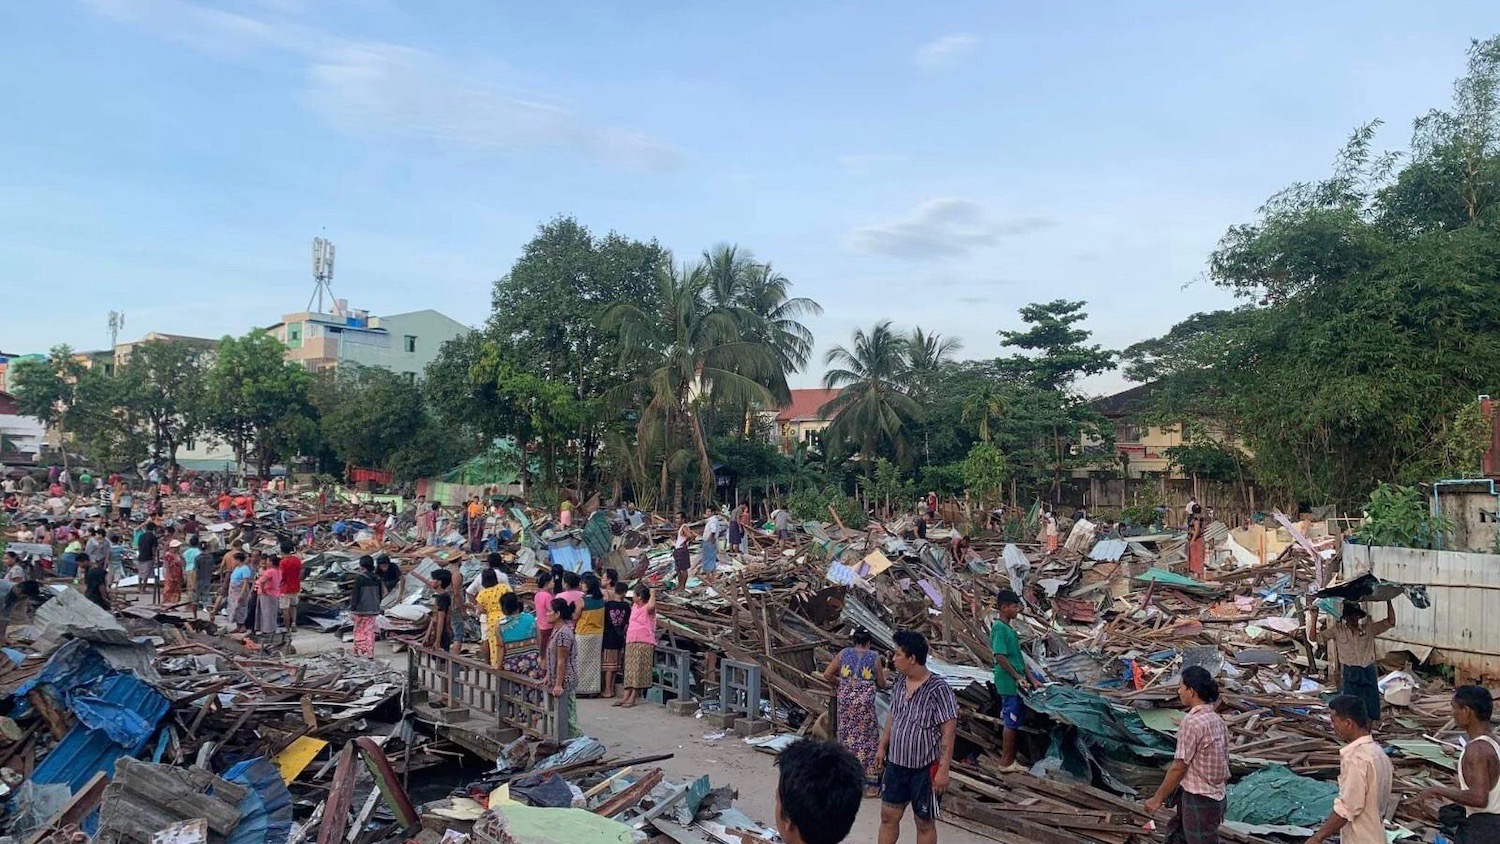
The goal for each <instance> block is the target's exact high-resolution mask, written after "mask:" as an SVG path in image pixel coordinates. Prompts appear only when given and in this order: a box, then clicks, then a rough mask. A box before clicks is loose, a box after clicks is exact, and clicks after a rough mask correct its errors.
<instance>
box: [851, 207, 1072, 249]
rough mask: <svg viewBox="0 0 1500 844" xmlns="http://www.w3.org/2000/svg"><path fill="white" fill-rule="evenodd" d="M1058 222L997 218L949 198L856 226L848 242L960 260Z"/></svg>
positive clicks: (870, 247)
mask: <svg viewBox="0 0 1500 844" xmlns="http://www.w3.org/2000/svg"><path fill="white" fill-rule="evenodd" d="M1054 225H1056V222H1055V221H1053V220H1049V219H1047V218H1045V217H1013V218H1008V219H999V220H997V219H993V218H991V217H990V215H989V213H988V212H987V211H986V210H985V208H984V206H982V205H980V204H979V203H977V202H974V201H973V200H969V199H961V198H958V197H946V198H941V199H932V200H928V201H927V202H924V203H922V204H921V205H918V206H917V207H916V209H915V210H914V211H912V213H911V214H910V215H909V216H907V217H905V218H903V219H900V220H893V221H891V222H888V223H877V224H875V225H872V226H864V227H861V228H857V229H855V230H854V231H853V232H852V233H851V235H850V240H849V242H850V245H851V246H852V247H853V248H855V249H857V250H859V251H861V252H869V253H872V254H876V255H888V256H890V257H893V258H906V259H910V260H930V259H936V258H960V257H963V256H965V255H968V254H970V253H972V252H973V251H974V250H975V249H978V248H981V247H985V246H993V245H994V244H996V243H998V242H999V241H1000V240H1001V239H1002V238H1005V237H1012V236H1015V235H1021V234H1026V233H1028V232H1034V231H1039V230H1041V229H1045V228H1050V227H1052V226H1054Z"/></svg>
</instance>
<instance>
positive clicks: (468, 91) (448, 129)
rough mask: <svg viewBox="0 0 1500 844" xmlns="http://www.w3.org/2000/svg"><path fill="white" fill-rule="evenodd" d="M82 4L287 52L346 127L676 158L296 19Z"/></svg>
mask: <svg viewBox="0 0 1500 844" xmlns="http://www.w3.org/2000/svg"><path fill="white" fill-rule="evenodd" d="M83 2H84V4H85V5H86V6H88V7H89V8H91V9H93V10H94V11H95V12H96V13H98V14H100V15H102V16H105V17H109V18H112V19H114V20H118V21H122V22H127V23H131V24H133V25H136V26H140V27H141V28H143V29H147V30H149V31H152V32H155V33H157V34H158V35H160V36H162V37H164V38H167V39H170V40H173V41H178V42H181V43H184V44H187V45H189V46H191V47H193V48H194V49H198V50H201V51H203V52H205V53H209V54H211V55H214V56H216V57H222V56H235V57H238V56H243V55H246V54H249V53H253V52H257V51H274V52H281V53H285V54H290V55H292V56H294V57H295V58H297V59H298V60H300V61H302V62H304V63H305V65H306V79H307V87H306V90H305V91H304V92H303V100H304V102H305V103H306V104H307V105H308V107H309V108H310V109H311V110H312V111H313V112H314V113H315V114H316V115H317V116H318V118H319V119H321V120H324V121H326V122H328V123H329V124H331V125H333V126H334V127H336V128H338V129H341V130H343V131H346V132H350V133H355V134H383V135H392V136H398V137H406V138H417V139H425V140H432V141H437V142H441V143H447V144H453V145H456V146H463V147H467V148H470V149H476V150H481V151H489V152H496V153H525V152H531V151H534V150H540V149H559V148H560V149H572V150H574V151H576V152H578V153H580V154H582V155H584V156H587V157H589V158H593V159H595V160H598V161H600V162H601V163H603V164H606V165H610V166H615V167H621V168H625V169H630V170H644V171H661V170H669V169H672V168H674V167H677V166H678V165H680V164H681V163H682V160H683V156H682V153H681V152H680V151H679V150H677V149H676V148H674V147H672V146H671V145H670V144H668V143H666V142H665V141H662V140H660V139H658V138H655V137H652V136H651V135H649V134H647V133H645V132H642V131H639V130H636V129H631V128H628V127H620V126H609V125H599V124H595V123H591V122H590V121H588V120H586V119H585V118H584V117H582V116H581V115H579V114H578V113H577V112H575V111H573V110H572V109H569V108H568V107H566V106H564V105H560V104H556V103H548V102H545V101H544V98H541V97H537V96H535V95H528V94H521V93H515V92H509V91H505V90H503V89H501V88H500V87H498V86H496V85H495V84H494V83H493V82H491V81H489V80H487V79H482V78H480V77H478V76H476V75H475V74H473V73H466V72H465V71H464V70H462V69H461V68H458V67H455V66H454V65H452V64H451V63H449V62H446V61H444V60H443V59H441V58H439V57H437V56H435V55H433V54H431V53H429V52H427V51H425V50H420V49H417V48H415V47H410V46H406V45H402V44H393V43H389V42H382V41H359V40H347V39H340V38H337V37H334V36H330V35H327V34H324V33H319V32H315V31H312V30H309V29H307V28H306V27H303V26H302V25H300V24H298V23H296V22H295V21H288V20H285V19H278V20H276V21H275V22H270V21H268V20H262V19H260V18H254V17H249V16H247V15H240V14H234V13H230V12H224V11H220V10H218V9H211V8H207V7H205V6H200V5H198V4H195V3H188V2H183V0H83ZM263 5H265V6H268V7H269V8H273V9H281V10H284V11H288V12H291V11H296V10H297V9H300V8H301V4H299V3H296V2H284V0H277V2H270V3H266V2H264V0H263Z"/></svg>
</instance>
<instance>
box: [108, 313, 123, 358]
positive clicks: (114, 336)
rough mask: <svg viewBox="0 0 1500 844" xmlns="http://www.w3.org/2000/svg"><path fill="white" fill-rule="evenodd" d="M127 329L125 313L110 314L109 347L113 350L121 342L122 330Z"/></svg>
mask: <svg viewBox="0 0 1500 844" xmlns="http://www.w3.org/2000/svg"><path fill="white" fill-rule="evenodd" d="M124 327H125V312H124V311H110V312H109V347H110V348H111V349H113V348H114V347H115V346H116V345H117V344H118V343H119V342H120V329H122V328H124Z"/></svg>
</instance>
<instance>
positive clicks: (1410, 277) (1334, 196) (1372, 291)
mask: <svg viewBox="0 0 1500 844" xmlns="http://www.w3.org/2000/svg"><path fill="white" fill-rule="evenodd" d="M1497 90H1500V40H1496V39H1491V40H1489V41H1484V42H1476V43H1475V44H1474V45H1473V47H1472V48H1471V50H1470V53H1469V68H1468V72H1467V74H1466V75H1465V76H1464V77H1462V78H1461V79H1459V80H1458V82H1457V83H1456V85H1455V88H1454V101H1453V105H1452V107H1451V108H1449V109H1446V110H1434V111H1432V112H1430V113H1429V114H1427V115H1426V116H1424V117H1422V118H1421V119H1419V120H1417V121H1416V125H1415V127H1414V131H1413V135H1412V139H1411V144H1410V149H1409V151H1408V152H1406V153H1405V154H1404V155H1399V156H1398V155H1393V154H1378V153H1377V152H1376V151H1375V150H1374V147H1373V143H1374V134H1375V129H1376V128H1377V126H1378V124H1374V123H1372V124H1370V125H1368V126H1365V127H1362V128H1360V129H1359V130H1358V131H1356V132H1355V133H1354V135H1353V137H1352V138H1351V139H1350V141H1349V143H1348V145H1347V146H1346V147H1345V148H1344V150H1343V151H1342V152H1341V154H1340V155H1339V156H1338V158H1337V160H1336V162H1335V166H1334V169H1333V173H1332V174H1331V175H1330V176H1328V177H1327V178H1325V179H1323V180H1320V181H1315V182H1307V183H1298V184H1294V185H1292V186H1291V187H1289V188H1287V189H1285V190H1283V191H1281V192H1279V193H1278V194H1276V195H1275V196H1273V197H1272V198H1271V199H1270V201H1268V202H1267V203H1266V204H1265V206H1263V207H1262V208H1261V209H1260V213H1259V217H1258V219H1256V220H1255V221H1253V222H1250V223H1246V224H1243V225H1238V226H1234V227H1232V228H1231V229H1230V230H1229V231H1228V232H1227V233H1226V234H1225V235H1224V238H1223V239H1222V240H1221V241H1220V243H1219V246H1218V248H1217V249H1216V250H1215V251H1214V253H1213V255H1212V257H1211V259H1210V264H1209V269H1210V276H1211V278H1212V279H1213V281H1214V283H1215V284H1217V285H1219V286H1220V287H1223V288H1225V289H1227V290H1230V291H1232V292H1234V293H1235V294H1237V295H1239V296H1240V297H1242V298H1243V299H1245V300H1246V304H1245V305H1244V306H1242V307H1240V308H1238V309H1236V310H1232V311H1220V312H1216V313H1211V314H1197V315H1195V316H1193V317H1191V318H1189V319H1188V320H1186V321H1184V322H1183V323H1181V324H1179V325H1178V326H1176V327H1174V328H1173V329H1172V331H1171V332H1169V333H1168V334H1167V335H1166V336H1165V337H1163V338H1160V339H1158V340H1152V341H1148V342H1145V343H1140V344H1137V345H1135V346H1132V347H1131V348H1130V349H1127V350H1126V353H1125V357H1126V363H1127V372H1128V373H1129V374H1130V375H1131V376H1132V377H1135V378H1146V379H1160V380H1161V381H1162V390H1160V391H1159V395H1160V397H1161V398H1160V401H1161V402H1162V405H1161V408H1160V409H1161V410H1163V411H1164V412H1167V413H1173V414H1177V415H1181V416H1186V415H1206V416H1210V417H1213V418H1217V419H1220V420H1223V423H1224V424H1225V425H1226V427H1228V428H1230V429H1231V430H1232V431H1233V432H1235V433H1237V434H1239V435H1240V436H1242V437H1243V438H1244V439H1245V441H1246V444H1247V445H1248V446H1249V448H1250V450H1251V451H1252V452H1253V453H1254V455H1255V466H1256V474H1257V477H1258V478H1259V479H1260V480H1261V481H1262V482H1263V483H1267V484H1269V485H1271V486H1272V487H1273V488H1276V489H1280V490H1282V491H1284V492H1286V493H1289V494H1291V495H1293V496H1295V497H1296V498H1298V499H1299V500H1301V501H1304V502H1311V503H1323V502H1329V501H1331V502H1335V503H1340V504H1345V505H1354V504H1357V503H1358V502H1360V501H1362V500H1363V498H1364V496H1365V495H1366V494H1367V493H1368V492H1369V490H1371V489H1373V488H1374V487H1375V486H1377V485H1378V484H1379V483H1381V482H1387V481H1388V482H1392V483H1404V484H1410V483H1415V482H1419V481H1426V480H1431V479H1433V478H1434V477H1437V476H1441V475H1445V474H1449V473H1456V472H1464V471H1471V470H1472V469H1473V468H1474V467H1472V466H1457V465H1452V462H1453V460H1452V458H1453V456H1454V455H1471V454H1473V453H1474V452H1473V449H1471V448H1467V447H1465V444H1464V443H1462V442H1457V440H1467V439H1472V438H1473V437H1474V435H1475V434H1474V426H1472V425H1462V424H1459V421H1460V419H1461V416H1462V415H1463V412H1464V410H1465V408H1466V406H1469V405H1471V404H1472V403H1473V402H1474V400H1475V397H1476V395H1477V394H1479V393H1491V392H1494V391H1495V390H1496V389H1497V387H1500V297H1497V296H1496V295H1495V291H1496V289H1497V283H1500V232H1497V229H1496V228H1495V224H1496V222H1497V216H1500V106H1497V93H1496V92H1497Z"/></svg>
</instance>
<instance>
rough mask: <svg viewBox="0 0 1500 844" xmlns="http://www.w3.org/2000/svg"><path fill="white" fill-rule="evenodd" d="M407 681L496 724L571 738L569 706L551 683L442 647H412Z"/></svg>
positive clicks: (433, 697) (433, 698)
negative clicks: (551, 688)
mask: <svg viewBox="0 0 1500 844" xmlns="http://www.w3.org/2000/svg"><path fill="white" fill-rule="evenodd" d="M407 665H408V668H407V683H408V685H409V686H410V687H411V688H412V689H413V690H419V691H425V692H426V693H427V695H428V699H429V700H430V701H433V702H437V703H442V704H443V705H445V706H448V707H464V708H466V709H469V710H471V711H473V712H475V713H480V714H483V715H490V716H493V717H494V718H495V722H496V724H497V725H499V726H502V727H514V728H515V729H518V730H522V731H524V732H526V733H529V734H531V735H534V736H538V737H540V738H547V739H553V740H555V741H559V742H562V741H567V739H568V735H567V731H568V719H567V713H566V711H564V710H565V707H566V704H565V703H564V702H563V701H562V700H561V699H558V698H554V697H552V696H551V695H550V694H548V693H547V685H546V683H544V682H542V681H541V680H533V679H531V678H530V677H525V676H522V675H520V674H512V673H511V672H509V671H502V670H500V669H498V668H492V667H491V666H490V665H489V664H488V663H484V662H480V661H479V660H476V659H471V658H469V657H466V656H461V655H458V654H454V653H450V652H448V651H444V650H440V649H437V648H428V647H423V646H420V645H413V646H411V659H410V660H409V662H408V663H407Z"/></svg>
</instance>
